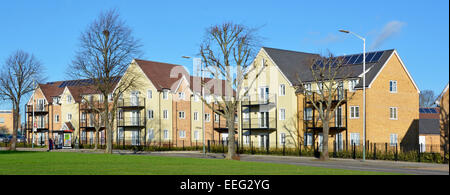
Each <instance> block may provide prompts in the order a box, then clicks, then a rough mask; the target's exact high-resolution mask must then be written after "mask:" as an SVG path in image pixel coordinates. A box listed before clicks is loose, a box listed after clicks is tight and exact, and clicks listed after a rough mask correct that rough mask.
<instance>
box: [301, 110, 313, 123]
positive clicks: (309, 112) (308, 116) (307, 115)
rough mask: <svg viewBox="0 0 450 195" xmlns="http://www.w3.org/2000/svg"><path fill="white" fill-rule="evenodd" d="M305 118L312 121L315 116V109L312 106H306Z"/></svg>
mask: <svg viewBox="0 0 450 195" xmlns="http://www.w3.org/2000/svg"><path fill="white" fill-rule="evenodd" d="M304 112H305V113H304V116H303V120H306V121H310V120H312V118H313V110H312V108H306V109H305V111H304Z"/></svg>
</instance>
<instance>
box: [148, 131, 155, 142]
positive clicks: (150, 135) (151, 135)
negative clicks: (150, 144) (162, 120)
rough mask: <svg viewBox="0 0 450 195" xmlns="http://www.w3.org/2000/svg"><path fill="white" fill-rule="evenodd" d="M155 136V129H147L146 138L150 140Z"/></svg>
mask: <svg viewBox="0 0 450 195" xmlns="http://www.w3.org/2000/svg"><path fill="white" fill-rule="evenodd" d="M154 138H155V131H154V129H149V130H148V133H147V140H148V141H152V140H153V139H154Z"/></svg>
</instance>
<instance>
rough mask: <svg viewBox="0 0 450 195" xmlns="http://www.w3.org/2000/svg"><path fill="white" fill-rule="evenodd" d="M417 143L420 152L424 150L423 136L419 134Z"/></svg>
mask: <svg viewBox="0 0 450 195" xmlns="http://www.w3.org/2000/svg"><path fill="white" fill-rule="evenodd" d="M419 145H420V152H426V148H425V146H426V142H425V136H419Z"/></svg>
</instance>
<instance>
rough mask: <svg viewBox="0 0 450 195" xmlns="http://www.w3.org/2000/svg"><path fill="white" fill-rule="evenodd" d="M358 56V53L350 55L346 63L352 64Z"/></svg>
mask: <svg viewBox="0 0 450 195" xmlns="http://www.w3.org/2000/svg"><path fill="white" fill-rule="evenodd" d="M357 58H358V55H352V56H351V58H350V60H348V64H354V62H355V61H356V59H357Z"/></svg>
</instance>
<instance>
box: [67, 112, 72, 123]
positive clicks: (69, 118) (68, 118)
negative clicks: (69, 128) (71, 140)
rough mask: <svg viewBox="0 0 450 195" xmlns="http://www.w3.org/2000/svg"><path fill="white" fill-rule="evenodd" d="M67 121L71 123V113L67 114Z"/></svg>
mask: <svg viewBox="0 0 450 195" xmlns="http://www.w3.org/2000/svg"><path fill="white" fill-rule="evenodd" d="M67 120H68V121H71V120H72V114H71V113H69V114H67Z"/></svg>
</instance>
